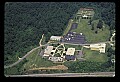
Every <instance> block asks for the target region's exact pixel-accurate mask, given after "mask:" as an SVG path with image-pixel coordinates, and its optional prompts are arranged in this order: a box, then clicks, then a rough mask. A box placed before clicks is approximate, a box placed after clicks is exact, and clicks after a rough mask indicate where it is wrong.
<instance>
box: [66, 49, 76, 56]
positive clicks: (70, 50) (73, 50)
mask: <svg viewBox="0 0 120 82" xmlns="http://www.w3.org/2000/svg"><path fill="white" fill-rule="evenodd" d="M74 52H75V48H68V49H67V52H66V55H74Z"/></svg>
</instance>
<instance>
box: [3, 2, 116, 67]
mask: <svg viewBox="0 0 120 82" xmlns="http://www.w3.org/2000/svg"><path fill="white" fill-rule="evenodd" d="M83 7H87V8H88V7H90V8H94V10H95V16H94V19H102V20H104V21H105V23H106V24H108V25H109V26H110V28H109V29H110V30H113V29H115V3H110V2H109V3H108V2H106V3H105V2H94V3H92V2H39V3H38V2H16V3H15V2H7V3H5V9H4V11H5V13H4V64H5V65H7V64H11V63H13V62H15V61H16V60H18V59H17V57H18V56H19V57H22V56H24V55H25V54H26V53H27V52H28V51H30V50H31V49H32V48H34V47H36V46H38V45H39V40H40V38H41V36H42V34H43V33H44V34H45V37H46V42H47V41H48V40H49V38H50V36H51V35H62V33H63V31H64V30H65V29H66V27H67V23H68V21H69V19H70V18H72V17H73V14H75V13H76V12H77V11H78V10H79V9H80V8H83Z"/></svg>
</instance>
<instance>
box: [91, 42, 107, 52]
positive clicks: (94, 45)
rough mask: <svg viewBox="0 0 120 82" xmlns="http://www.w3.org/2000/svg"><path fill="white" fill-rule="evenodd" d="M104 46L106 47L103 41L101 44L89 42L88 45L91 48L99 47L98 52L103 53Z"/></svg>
mask: <svg viewBox="0 0 120 82" xmlns="http://www.w3.org/2000/svg"><path fill="white" fill-rule="evenodd" d="M105 47H106V44H105V43H102V44H91V45H90V48H91V50H97V49H99V50H100V53H101V52H102V53H105ZM95 48H97V49H95Z"/></svg>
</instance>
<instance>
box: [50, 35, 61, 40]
mask: <svg viewBox="0 0 120 82" xmlns="http://www.w3.org/2000/svg"><path fill="white" fill-rule="evenodd" d="M60 39H61V36H51V37H50V40H57V41H60Z"/></svg>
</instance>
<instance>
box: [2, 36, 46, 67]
mask: <svg viewBox="0 0 120 82" xmlns="http://www.w3.org/2000/svg"><path fill="white" fill-rule="evenodd" d="M43 36H44V34H43V35H42V38H41V40H40V42H39V44H40V46H38V47H36V48H34V49H32V50H31V51H29V52H28V53H27V54H26V55H25V56H23V57H22V58H20V59H19V60H18V61H17V62H15V63H13V64H11V65H9V66H4V68H9V67H13V66H15V65H16V64H18V63H20V62H21V61H22V60H23V59H24V58H26V57H27V56H28V55H30V54H31V53H32V52H33V51H35V50H37V49H38V48H41V47H42V46H46V45H47V44H45V45H41V42H42V39H43Z"/></svg>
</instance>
